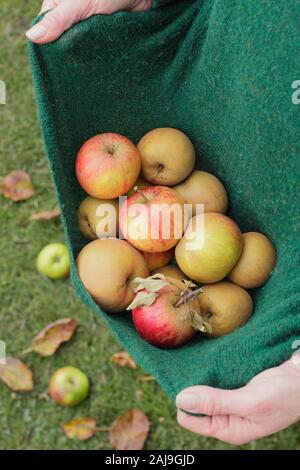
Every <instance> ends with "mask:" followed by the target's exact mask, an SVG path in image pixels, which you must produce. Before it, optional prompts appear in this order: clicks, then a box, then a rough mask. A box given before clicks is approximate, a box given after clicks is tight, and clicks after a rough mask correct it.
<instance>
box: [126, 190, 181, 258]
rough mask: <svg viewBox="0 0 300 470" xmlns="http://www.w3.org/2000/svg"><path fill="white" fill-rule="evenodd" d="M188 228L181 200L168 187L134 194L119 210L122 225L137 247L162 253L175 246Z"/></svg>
mask: <svg viewBox="0 0 300 470" xmlns="http://www.w3.org/2000/svg"><path fill="white" fill-rule="evenodd" d="M184 227H185V217H184V208H183V203H182V200H181V198H180V197H179V196H177V194H176V193H175V191H173V189H171V188H167V187H165V186H149V187H148V188H144V189H141V190H140V191H137V192H136V193H135V194H132V195H131V196H130V197H129V198H128V200H127V201H126V202H125V203H124V204H123V205H122V207H121V209H120V228H121V231H122V233H123V235H124V236H125V238H126V239H127V240H128V241H129V243H131V244H132V245H133V246H134V247H135V248H137V249H138V250H141V251H146V252H149V253H162V252H164V251H168V250H170V249H171V248H173V247H174V246H175V245H176V244H177V243H178V240H180V238H181V237H182V234H183V230H184Z"/></svg>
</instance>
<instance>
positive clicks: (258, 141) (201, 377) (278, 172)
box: [29, 0, 300, 398]
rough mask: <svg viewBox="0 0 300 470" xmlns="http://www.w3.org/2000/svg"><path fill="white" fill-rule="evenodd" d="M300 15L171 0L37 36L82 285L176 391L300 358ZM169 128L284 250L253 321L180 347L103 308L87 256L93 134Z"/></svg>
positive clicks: (53, 151)
mask: <svg viewBox="0 0 300 470" xmlns="http://www.w3.org/2000/svg"><path fill="white" fill-rule="evenodd" d="M297 6H298V8H297ZM36 21H37V20H36ZM299 25H300V6H299V2H298V1H297V0H289V1H286V0H276V1H274V0H257V1H253V0H186V1H179V0H176V1H172V0H169V1H166V0H163V1H158V2H155V3H154V5H153V8H152V9H151V10H150V11H148V12H143V13H136V14H132V13H128V12H121V13H116V14H114V15H111V16H97V17H93V18H91V19H89V20H87V21H84V22H82V23H80V24H78V25H76V26H74V27H73V28H72V29H71V30H69V31H68V32H66V33H65V34H64V35H63V36H62V37H61V38H60V39H59V40H57V41H56V42H54V43H52V44H48V45H43V46H38V45H34V44H32V43H30V44H29V52H30V60H31V65H32V72H33V79H34V85H35V90H36V98H37V105H38V109H39V115H40V122H41V127H42V132H43V136H44V140H45V147H46V151H47V155H48V159H49V163H50V168H51V172H52V175H53V181H54V185H55V188H56V191H57V197H58V201H59V204H60V207H61V209H62V220H63V225H64V229H65V236H66V241H67V244H68V246H69V248H70V251H71V255H72V280H73V283H74V286H75V289H76V291H77V292H78V294H79V295H80V297H81V299H82V300H83V302H85V303H86V304H87V305H88V306H89V307H90V308H92V309H93V310H94V311H95V312H96V313H97V314H98V315H100V316H101V317H102V318H103V319H104V320H105V322H106V323H107V325H108V326H109V328H110V329H111V330H112V331H113V332H114V334H115V335H116V336H117V338H118V339H119V341H120V342H121V344H122V345H123V346H124V348H126V350H127V351H128V352H129V353H130V354H131V355H132V356H133V358H134V359H135V360H136V361H137V362H138V363H139V364H140V365H141V366H143V367H144V368H145V369H146V370H147V371H148V372H149V373H150V374H152V375H154V376H155V377H156V379H157V381H158V382H159V383H160V385H161V386H162V387H163V388H164V389H165V390H166V392H167V393H168V394H169V395H170V396H171V397H172V398H175V396H176V394H177V393H178V392H179V391H180V390H181V389H183V388H185V387H187V386H190V385H195V384H209V385H212V386H218V387H224V388H234V387H239V386H242V385H243V384H245V383H246V382H247V381H248V380H249V379H251V378H252V377H253V376H254V375H255V374H257V373H258V372H260V371H262V370H263V369H266V368H269V367H272V366H275V365H277V364H280V363H281V362H282V361H284V360H285V359H287V358H288V357H289V356H291V354H292V353H293V342H294V341H295V340H297V338H298V339H299V338H300V275H299V266H300V254H299V251H300V237H299V231H300V230H299V229H300V226H299V204H298V202H297V201H298V198H297V194H298V195H299V189H298V188H299V187H298V185H299V176H300V171H299V170H300V160H299V157H300V138H299V135H300V134H299V126H300V106H297V105H296V104H294V103H293V100H292V94H293V93H296V90H294V89H293V88H292V84H293V82H294V81H295V80H297V79H300V60H299V57H300V41H299V39H300V38H299ZM294 101H295V100H294ZM296 101H297V100H296ZM163 126H166V127H176V128H179V129H181V130H182V131H184V132H186V133H187V134H188V135H189V137H190V138H191V140H192V141H193V143H194V144H195V146H196V149H197V166H198V168H199V169H203V170H207V171H210V172H212V173H214V174H215V175H217V176H218V177H219V178H221V180H222V181H223V182H224V184H225V186H226V188H227V190H228V192H229V195H230V211H229V215H231V216H232V217H233V218H234V219H235V220H236V221H237V223H238V224H239V226H240V227H241V229H242V231H244V232H245V231H250V230H257V231H261V232H264V233H266V234H268V235H269V236H270V237H271V239H272V240H273V242H274V244H275V245H276V248H277V253H278V264H277V267H276V269H275V271H274V273H273V275H272V277H271V279H270V281H269V282H268V283H267V284H266V285H265V286H264V287H263V288H261V289H258V290H257V291H255V292H253V298H254V302H255V313H254V315H253V317H252V319H251V320H250V321H249V322H248V323H247V324H246V325H245V326H244V327H243V328H240V329H238V330H237V331H235V332H234V333H232V334H230V335H228V336H225V337H223V338H220V339H215V340H209V339H204V338H202V337H200V336H198V337H197V338H196V339H195V340H194V341H192V342H191V343H189V344H187V345H186V346H184V347H181V348H179V349H177V350H160V349H157V348H155V347H153V346H151V345H150V344H147V343H146V342H145V341H143V340H142V339H140V338H139V336H138V335H137V333H136V331H135V329H134V328H133V325H132V321H131V317H130V314H129V313H127V314H126V313H125V314H120V315H107V314H105V313H104V312H102V311H101V309H100V308H99V307H98V306H97V305H96V304H95V303H94V302H93V300H92V299H91V297H90V296H89V294H88V293H87V291H86V290H85V289H84V288H83V286H82V284H81V282H80V279H79V278H78V275H77V271H76V267H75V263H74V259H75V258H76V256H77V254H78V252H79V250H80V249H81V248H82V246H83V245H84V244H85V243H86V241H85V240H84V239H83V237H82V236H81V234H80V232H79V230H78V224H77V209H78V206H79V204H80V201H81V200H82V198H83V197H84V194H83V192H82V191H81V190H80V188H79V185H78V183H77V181H76V178H75V174H74V159H75V157H76V154H77V152H78V150H79V148H80V146H81V145H82V143H83V142H84V141H85V140H87V139H88V138H89V137H91V136H93V135H95V134H97V133H102V132H107V131H114V132H119V133H122V134H125V135H127V136H128V137H129V138H131V139H133V140H134V141H135V142H138V140H139V139H140V137H141V136H142V135H143V134H145V133H146V132H147V131H148V130H150V129H153V128H156V127H163ZM100 340H101V339H100Z"/></svg>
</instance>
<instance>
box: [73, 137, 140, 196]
mask: <svg viewBox="0 0 300 470" xmlns="http://www.w3.org/2000/svg"><path fill="white" fill-rule="evenodd" d="M75 170H76V176H77V179H78V182H79V184H80V185H81V187H82V188H83V189H84V190H85V191H86V192H87V193H88V194H89V195H90V196H93V197H96V198H99V199H114V198H116V197H119V196H122V195H124V194H126V193H127V191H129V189H130V188H132V186H133V185H134V183H135V181H136V180H137V178H138V176H139V173H140V170H141V158H140V154H139V152H138V150H137V148H136V146H135V145H134V144H133V142H131V141H130V140H129V139H127V137H124V136H122V135H120V134H114V133H112V132H110V133H106V134H100V135H96V136H94V137H92V138H91V139H89V140H88V141H87V142H85V144H83V146H82V147H81V149H80V150H79V153H78V155H77V157H76V163H75Z"/></svg>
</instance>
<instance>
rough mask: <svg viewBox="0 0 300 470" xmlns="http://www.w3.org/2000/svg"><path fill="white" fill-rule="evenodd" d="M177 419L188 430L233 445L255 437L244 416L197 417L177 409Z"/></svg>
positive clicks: (249, 440) (249, 423)
mask: <svg viewBox="0 0 300 470" xmlns="http://www.w3.org/2000/svg"><path fill="white" fill-rule="evenodd" d="M177 421H178V424H179V425H180V426H182V427H183V428H185V429H187V430H188V431H191V432H194V433H196V434H200V435H201V436H207V437H214V438H216V439H219V440H221V441H224V442H227V443H229V444H233V445H242V444H246V443H248V442H251V441H253V440H254V439H255V435H254V431H253V429H252V424H251V422H250V421H248V420H247V419H245V418H241V417H239V416H231V415H220V416H205V417H203V418H197V417H195V416H191V415H188V414H186V413H184V411H180V410H179V411H178V413H177Z"/></svg>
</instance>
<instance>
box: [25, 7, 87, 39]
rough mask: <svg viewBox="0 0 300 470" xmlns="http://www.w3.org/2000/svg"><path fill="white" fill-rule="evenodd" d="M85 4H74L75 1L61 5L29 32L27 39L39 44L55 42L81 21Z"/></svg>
mask: <svg viewBox="0 0 300 470" xmlns="http://www.w3.org/2000/svg"><path fill="white" fill-rule="evenodd" d="M83 3H84V2H82V1H77V2H73V0H66V1H64V2H62V3H60V4H59V5H58V6H57V7H55V8H54V9H53V10H51V11H49V13H47V14H46V15H45V16H44V17H43V18H42V19H41V21H40V22H39V23H37V24H36V25H34V26H33V27H32V28H31V29H30V30H29V31H27V33H26V36H27V38H28V39H30V40H31V41H33V42H36V43H39V44H46V43H48V42H52V41H55V40H56V39H57V38H59V37H60V36H61V35H62V34H63V33H64V32H65V31H66V30H67V29H69V28H70V27H71V26H72V25H73V24H75V23H78V21H80V19H81V14H82V10H83Z"/></svg>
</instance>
